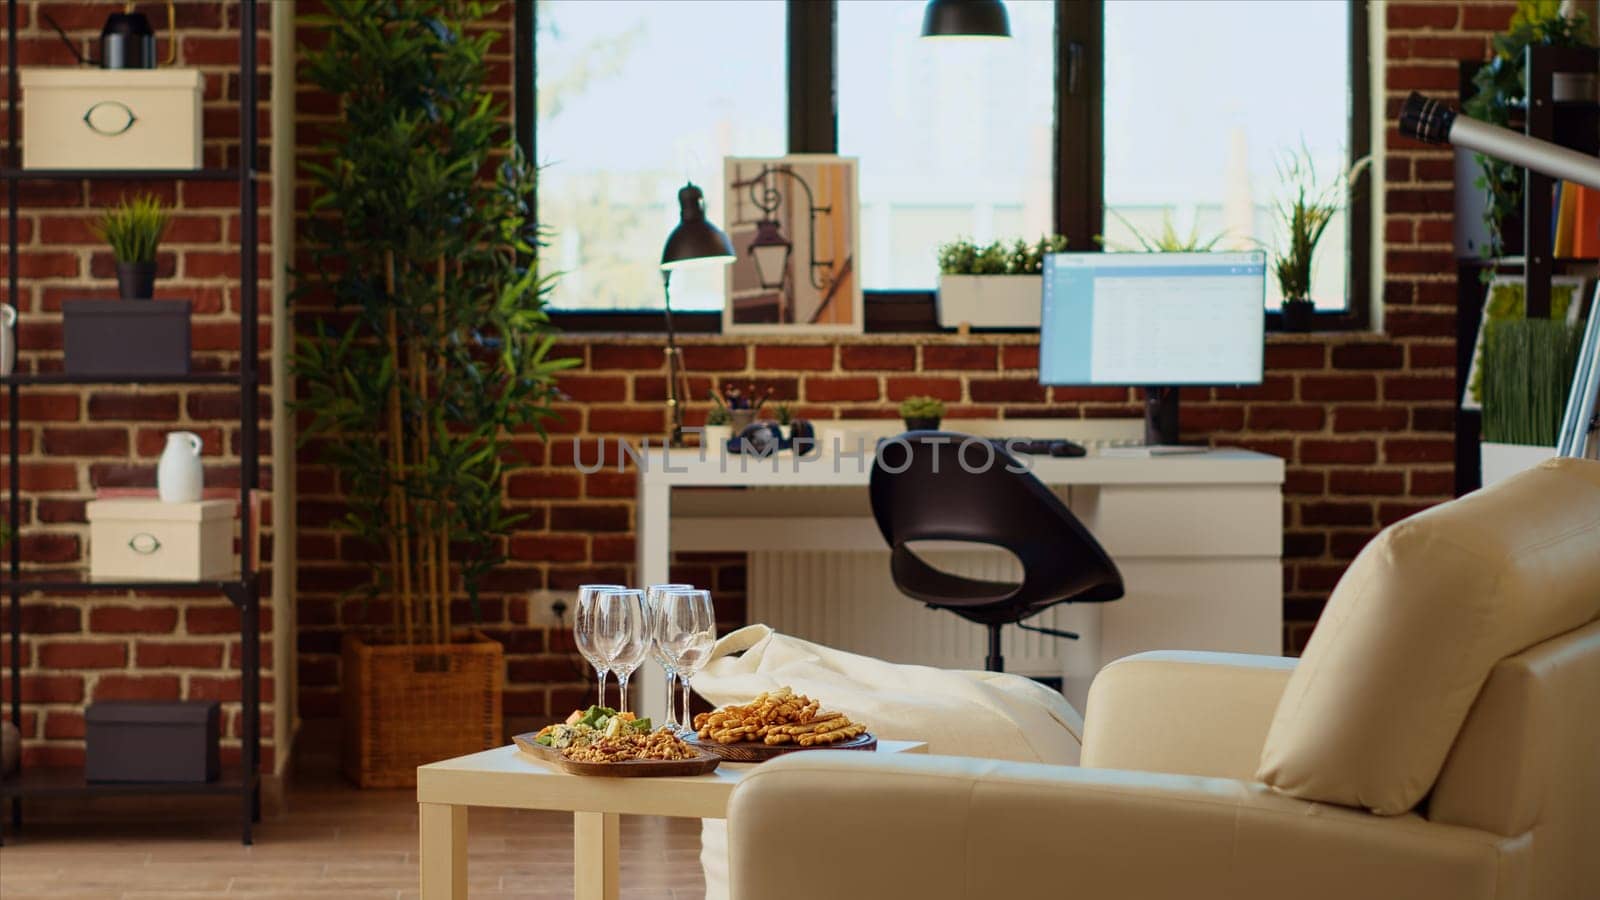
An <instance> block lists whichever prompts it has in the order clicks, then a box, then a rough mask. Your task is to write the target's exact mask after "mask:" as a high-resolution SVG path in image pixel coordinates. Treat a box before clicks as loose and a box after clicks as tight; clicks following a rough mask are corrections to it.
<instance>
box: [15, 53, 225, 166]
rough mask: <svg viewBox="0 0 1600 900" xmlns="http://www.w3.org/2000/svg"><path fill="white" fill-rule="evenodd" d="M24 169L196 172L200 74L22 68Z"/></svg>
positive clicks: (189, 71)
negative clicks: (190, 170) (169, 170)
mask: <svg viewBox="0 0 1600 900" xmlns="http://www.w3.org/2000/svg"><path fill="white" fill-rule="evenodd" d="M20 75H21V81H22V167H23V168H24V169H198V168H200V166H201V154H200V97H201V94H202V92H203V91H204V88H205V77H204V76H203V75H201V74H200V71H199V70H197V69H71V68H59V69H23V70H22V71H21V72H20Z"/></svg>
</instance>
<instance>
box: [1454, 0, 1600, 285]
mask: <svg viewBox="0 0 1600 900" xmlns="http://www.w3.org/2000/svg"><path fill="white" fill-rule="evenodd" d="M1561 6H1562V4H1561V3H1560V2H1559V0H1518V2H1517V10H1516V12H1515V13H1514V14H1512V16H1511V22H1510V25H1509V26H1508V28H1507V30H1506V33H1505V34H1498V35H1495V36H1494V37H1493V38H1492V39H1491V41H1490V45H1491V47H1492V48H1493V56H1492V57H1491V58H1490V60H1489V61H1488V62H1487V63H1485V64H1484V65H1483V66H1482V67H1481V68H1479V69H1478V71H1477V73H1476V74H1475V75H1473V77H1472V84H1473V88H1474V91H1473V94H1472V96H1471V97H1470V98H1468V99H1467V100H1466V102H1464V103H1462V105H1461V111H1462V112H1464V113H1466V114H1467V115H1469V116H1471V117H1472V118H1474V119H1479V120H1481V121H1484V122H1488V123H1490V124H1493V125H1508V124H1511V120H1512V116H1513V114H1515V115H1518V116H1520V115H1521V114H1522V110H1523V108H1524V107H1525V106H1526V99H1527V93H1528V89H1527V84H1526V81H1527V79H1526V73H1525V72H1524V71H1523V70H1524V69H1525V68H1526V67H1527V50H1528V48H1529V47H1592V46H1594V40H1593V37H1592V35H1591V32H1590V29H1589V26H1588V19H1587V17H1585V16H1584V15H1583V14H1582V13H1574V14H1573V15H1571V16H1566V15H1563V14H1562V11H1561ZM1594 77H1595V76H1594V74H1593V73H1589V74H1585V75H1564V74H1561V73H1557V75H1556V78H1555V83H1554V84H1553V85H1552V94H1553V95H1555V96H1553V98H1552V99H1556V100H1576V99H1593V94H1594ZM1574 79H1576V81H1575V80H1574ZM1476 158H1477V163H1478V169H1479V175H1478V178H1477V180H1476V181H1475V182H1474V183H1475V184H1476V186H1477V187H1478V188H1479V189H1480V190H1481V191H1483V204H1484V205H1483V221H1484V224H1485V225H1486V226H1487V227H1488V232H1489V234H1488V242H1487V243H1486V244H1485V245H1484V248H1483V250H1484V255H1485V256H1489V257H1497V256H1503V255H1505V254H1507V253H1514V252H1520V250H1521V219H1522V168H1521V167H1520V166H1517V165H1514V164H1512V163H1509V162H1506V161H1504V160H1501V159H1497V158H1495V157H1492V156H1485V155H1483V154H1478V155H1477V157H1476Z"/></svg>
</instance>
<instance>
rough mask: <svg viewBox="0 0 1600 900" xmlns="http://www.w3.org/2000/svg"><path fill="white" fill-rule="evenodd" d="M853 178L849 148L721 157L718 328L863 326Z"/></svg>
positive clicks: (852, 329) (820, 330)
mask: <svg viewBox="0 0 1600 900" xmlns="http://www.w3.org/2000/svg"><path fill="white" fill-rule="evenodd" d="M859 185H860V179H859V171H858V167H857V164H856V160H855V159H854V158H853V157H844V156H832V155H828V154H796V155H789V156H781V157H742V156H730V157H727V158H726V159H724V160H723V185H722V187H723V224H724V227H725V228H726V229H727V233H728V238H729V240H731V241H732V242H733V249H734V254H735V258H734V261H733V264H732V265H729V266H728V267H727V271H726V275H725V285H726V287H725V293H724V295H723V308H722V330H723V331H724V332H730V333H732V332H745V333H766V334H774V333H777V334H860V333H861V332H862V330H863V327H862V326H863V322H864V319H865V315H864V310H863V308H862V291H861V273H860V264H859V260H860V257H861V215H860V202H859V199H858V198H859Z"/></svg>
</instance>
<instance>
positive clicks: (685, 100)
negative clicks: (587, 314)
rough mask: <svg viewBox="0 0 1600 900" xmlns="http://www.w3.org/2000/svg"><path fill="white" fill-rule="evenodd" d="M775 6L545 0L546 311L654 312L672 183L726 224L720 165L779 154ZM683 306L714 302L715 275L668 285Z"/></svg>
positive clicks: (539, 154)
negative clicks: (696, 189)
mask: <svg viewBox="0 0 1600 900" xmlns="http://www.w3.org/2000/svg"><path fill="white" fill-rule="evenodd" d="M784 24H785V13H784V5H783V3H782V2H781V0H745V2H741V3H727V2H722V0H674V2H671V3H661V2H654V0H643V2H621V0H608V2H604V3H595V2H592V0H541V2H540V3H539V4H538V20H537V23H536V31H537V33H536V36H535V41H536V45H537V63H538V104H537V109H538V111H537V116H538V119H537V131H536V145H535V146H536V147H537V151H536V159H537V160H538V161H539V163H540V164H541V165H543V166H544V167H545V168H544V169H543V170H542V171H541V173H540V178H539V196H538V202H539V221H541V222H546V223H551V233H550V234H549V235H548V237H547V240H548V241H549V246H548V247H546V248H545V250H544V252H543V254H542V255H543V260H544V262H545V264H546V265H548V266H551V267H553V268H555V269H557V270H559V271H561V272H562V273H564V274H563V275H562V277H561V279H560V282H559V284H558V286H557V288H556V292H555V294H554V296H553V297H552V299H551V306H552V307H554V308H557V309H569V310H619V309H660V308H661V271H660V269H659V267H658V265H657V264H658V261H659V260H660V258H661V244H662V242H663V241H665V240H666V236H667V233H668V232H670V231H671V230H672V227H673V226H674V225H676V224H677V223H678V203H677V192H678V188H679V187H681V186H682V185H683V183H684V182H685V181H686V180H693V181H694V182H695V183H696V184H698V185H700V187H701V188H702V189H703V190H704V191H705V194H706V208H707V209H708V210H710V211H711V216H712V220H713V221H720V220H721V218H722V214H721V210H722V192H721V189H720V183H721V180H722V178H721V175H722V158H723V157H724V156H728V155H746V156H759V155H774V156H775V155H779V154H782V153H783V152H784V149H785V146H786V140H785V131H786V121H787V119H786V115H787V113H786V109H787V103H786V97H787V88H786V86H785V77H786V76H785V73H786V63H785V59H786V50H785V40H784V34H785V29H784ZM672 306H673V309H675V310H678V309H681V310H714V309H721V308H722V271H721V270H720V269H715V268H713V269H705V268H701V269H692V268H691V269H686V270H684V271H682V272H679V273H677V274H676V275H675V276H674V277H673V279H672Z"/></svg>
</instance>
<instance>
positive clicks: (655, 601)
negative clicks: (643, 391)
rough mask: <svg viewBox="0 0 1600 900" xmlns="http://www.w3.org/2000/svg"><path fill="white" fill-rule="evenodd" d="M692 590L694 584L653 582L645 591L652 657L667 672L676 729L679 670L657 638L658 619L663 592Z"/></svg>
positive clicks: (670, 720) (669, 705) (669, 711)
mask: <svg viewBox="0 0 1600 900" xmlns="http://www.w3.org/2000/svg"><path fill="white" fill-rule="evenodd" d="M692 590H694V585H692V584H652V585H650V587H649V588H647V589H646V590H645V592H644V600H645V605H646V606H648V607H649V608H650V638H651V640H650V657H651V658H652V659H654V660H655V661H656V662H658V663H660V664H661V669H662V671H664V672H666V673H667V724H668V725H669V726H671V727H673V728H674V729H676V728H677V726H678V709H677V707H678V695H677V694H676V693H674V692H673V685H674V684H675V683H676V682H677V680H678V672H677V670H676V669H674V668H673V667H672V661H671V660H669V659H668V658H667V656H666V654H665V653H662V652H661V645H660V644H659V643H657V642H656V640H655V634H656V620H657V618H658V617H659V616H660V615H661V597H662V595H663V594H667V593H670V592H672V591H692Z"/></svg>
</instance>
